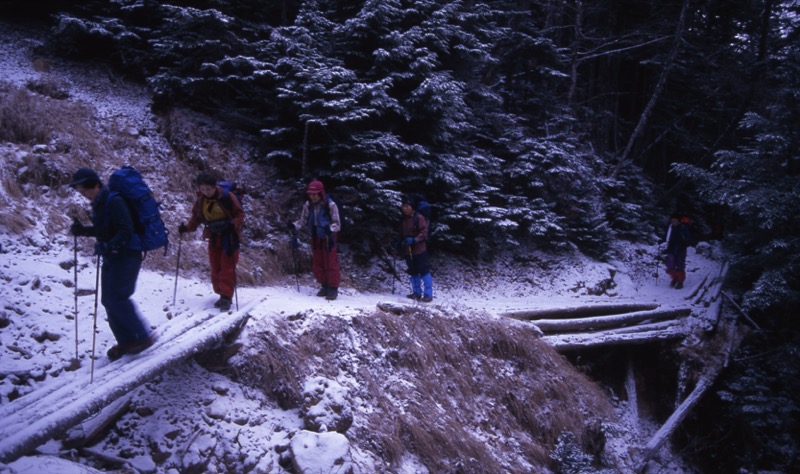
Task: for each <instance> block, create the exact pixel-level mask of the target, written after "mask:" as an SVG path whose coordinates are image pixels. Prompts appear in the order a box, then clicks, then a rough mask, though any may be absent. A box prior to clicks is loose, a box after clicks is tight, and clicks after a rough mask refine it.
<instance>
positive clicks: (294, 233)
mask: <svg viewBox="0 0 800 474" xmlns="http://www.w3.org/2000/svg"><path fill="white" fill-rule="evenodd" d="M288 227H289V231H290V232H291V233H292V260H294V284H295V286H296V287H297V292H298V293H300V276H299V274H300V265H299V264H298V263H297V247H299V246H300V243H299V242H298V241H297V229H295V228H294V225H292V224H291V223H289V225H288Z"/></svg>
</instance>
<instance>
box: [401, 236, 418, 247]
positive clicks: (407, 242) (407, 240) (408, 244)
mask: <svg viewBox="0 0 800 474" xmlns="http://www.w3.org/2000/svg"><path fill="white" fill-rule="evenodd" d="M415 243H417V241H416V240H414V237H406V238H405V239H403V245H405V246H406V247H411V246H412V245H414V244H415Z"/></svg>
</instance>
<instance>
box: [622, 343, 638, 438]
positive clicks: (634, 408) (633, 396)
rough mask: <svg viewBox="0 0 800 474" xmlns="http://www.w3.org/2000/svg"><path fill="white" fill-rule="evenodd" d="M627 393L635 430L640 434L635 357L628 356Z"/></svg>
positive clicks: (626, 372) (629, 410)
mask: <svg viewBox="0 0 800 474" xmlns="http://www.w3.org/2000/svg"><path fill="white" fill-rule="evenodd" d="M625 392H627V394H628V412H629V413H630V415H631V421H632V422H633V429H634V430H635V431H636V434H638V433H639V397H638V394H637V391H636V370H635V367H634V366H633V356H632V355H631V354H628V367H627V370H626V371H625Z"/></svg>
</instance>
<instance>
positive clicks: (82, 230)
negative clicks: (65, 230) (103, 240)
mask: <svg viewBox="0 0 800 474" xmlns="http://www.w3.org/2000/svg"><path fill="white" fill-rule="evenodd" d="M93 232H94V228H93V227H87V226H85V225H83V224H81V223H80V222H78V221H75V222H73V223H72V225H71V226H69V233H70V234H71V235H74V236H77V237H87V236H90V235H92V233H93Z"/></svg>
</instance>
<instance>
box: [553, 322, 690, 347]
mask: <svg viewBox="0 0 800 474" xmlns="http://www.w3.org/2000/svg"><path fill="white" fill-rule="evenodd" d="M628 329H632V328H628ZM688 332H689V330H688V329H686V328H685V327H684V326H683V325H681V324H673V327H672V328H669V330H665V328H664V327H656V328H651V329H650V330H648V328H646V327H645V328H639V330H638V331H636V332H630V331H628V332H621V331H600V332H595V333H580V334H560V335H557V336H545V337H543V338H542V339H543V340H544V341H545V342H547V343H548V344H550V345H551V346H553V348H554V349H556V350H557V351H559V352H565V351H572V350H576V349H587V348H595V347H607V346H614V345H625V344H646V343H650V342H662V341H669V340H675V339H683V338H684V337H686V335H687V334H688Z"/></svg>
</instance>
